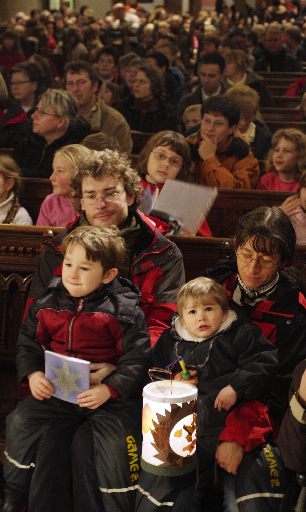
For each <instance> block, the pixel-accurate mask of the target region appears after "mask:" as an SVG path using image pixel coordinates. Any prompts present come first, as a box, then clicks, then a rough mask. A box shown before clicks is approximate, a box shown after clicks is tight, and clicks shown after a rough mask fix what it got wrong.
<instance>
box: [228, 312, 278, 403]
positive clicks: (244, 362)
mask: <svg viewBox="0 0 306 512" xmlns="http://www.w3.org/2000/svg"><path fill="white" fill-rule="evenodd" d="M233 351H234V353H235V354H239V357H238V368H237V369H236V370H235V372H234V373H233V376H232V379H231V385H232V387H233V388H234V389H235V391H236V392H237V394H238V398H240V399H242V400H257V399H260V397H261V396H262V395H263V394H265V393H266V392H267V389H268V388H269V385H270V384H271V381H272V380H273V378H274V375H275V373H276V366H277V362H278V358H277V349H276V347H275V346H274V345H272V343H270V342H269V341H268V340H267V339H266V337H265V336H264V335H263V334H262V333H261V331H260V329H259V327H257V326H256V325H253V324H251V323H250V322H249V323H247V324H244V325H242V326H241V327H240V328H239V329H238V330H237V334H236V336H235V338H234V340H233Z"/></svg>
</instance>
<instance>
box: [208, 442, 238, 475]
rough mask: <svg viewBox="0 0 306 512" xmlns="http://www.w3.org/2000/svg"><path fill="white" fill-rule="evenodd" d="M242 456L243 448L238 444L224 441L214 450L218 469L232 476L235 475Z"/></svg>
mask: <svg viewBox="0 0 306 512" xmlns="http://www.w3.org/2000/svg"><path fill="white" fill-rule="evenodd" d="M243 456H244V451H243V447H242V446H240V444H238V443H234V442H229V441H224V442H222V443H220V444H219V446H218V448H217V450H216V455H215V458H216V461H217V462H218V464H219V466H220V468H223V469H225V471H227V472H228V473H231V474H232V475H237V471H238V468H239V466H240V464H241V462H242V459H243Z"/></svg>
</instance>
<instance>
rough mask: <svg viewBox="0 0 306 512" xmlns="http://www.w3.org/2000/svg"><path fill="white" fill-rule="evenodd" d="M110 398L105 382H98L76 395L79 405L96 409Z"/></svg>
mask: <svg viewBox="0 0 306 512" xmlns="http://www.w3.org/2000/svg"><path fill="white" fill-rule="evenodd" d="M109 398H111V394H110V390H109V388H108V386H106V385H105V384H98V385H97V386H94V387H93V388H90V389H88V390H87V391H84V392H83V393H80V394H79V395H78V396H77V401H78V404H79V406H80V407H87V409H97V408H98V407H100V405H103V404H104V403H105V402H107V400H108V399H109Z"/></svg>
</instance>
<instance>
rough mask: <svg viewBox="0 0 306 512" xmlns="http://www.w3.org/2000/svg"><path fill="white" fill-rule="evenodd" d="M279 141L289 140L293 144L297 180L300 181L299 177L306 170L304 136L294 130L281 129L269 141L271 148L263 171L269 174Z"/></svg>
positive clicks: (305, 136) (305, 139) (305, 138)
mask: <svg viewBox="0 0 306 512" xmlns="http://www.w3.org/2000/svg"><path fill="white" fill-rule="evenodd" d="M281 139H286V140H289V141H290V142H293V144H295V147H296V153H297V174H298V179H300V175H301V174H302V173H303V171H304V170H305V169H306V135H305V134H304V133H303V132H301V131H300V130H297V129H296V128H281V129H280V130H277V131H276V132H275V133H274V135H273V137H272V141H271V146H272V148H271V149H270V151H269V153H268V157H267V160H266V169H265V170H266V172H269V171H271V169H272V168H273V163H272V156H273V151H274V149H275V146H277V144H278V143H279V141H280V140H281Z"/></svg>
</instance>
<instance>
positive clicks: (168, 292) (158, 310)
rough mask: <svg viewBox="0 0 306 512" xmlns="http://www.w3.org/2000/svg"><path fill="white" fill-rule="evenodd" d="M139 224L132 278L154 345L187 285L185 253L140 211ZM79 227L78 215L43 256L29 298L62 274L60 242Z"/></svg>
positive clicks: (42, 291)
mask: <svg viewBox="0 0 306 512" xmlns="http://www.w3.org/2000/svg"><path fill="white" fill-rule="evenodd" d="M133 215H135V217H136V219H137V222H138V223H139V226H140V234H139V237H138V240H137V242H136V244H135V247H134V250H133V256H132V264H131V268H130V279H131V280H132V282H133V283H134V284H135V285H136V286H137V287H138V288H139V290H140V294H141V299H140V306H141V309H142V310H143V312H144V314H145V317H146V321H147V326H148V329H149V334H150V338H151V344H152V345H154V344H155V343H156V341H157V340H158V338H159V336H160V335H161V333H162V332H163V331H164V330H165V329H167V328H168V327H169V326H170V323H171V318H172V316H173V314H174V313H175V311H176V296H177V293H178V291H179V289H180V288H181V286H182V285H183V284H184V280H185V272H184V265H183V258H182V255H181V253H180V251H179V249H178V248H177V246H176V245H175V244H174V243H173V242H171V241H170V240H168V239H167V238H165V237H164V236H163V235H162V234H161V233H160V232H159V231H158V229H157V228H156V226H155V225H154V224H153V223H152V222H151V221H150V220H149V219H148V218H147V217H146V216H145V215H143V214H141V213H140V212H136V211H135V212H133ZM78 226H79V216H77V217H76V218H75V219H74V221H73V222H72V223H71V224H69V225H68V226H67V227H66V229H65V230H64V231H63V232H62V233H60V234H59V235H57V236H56V237H54V238H53V239H52V241H51V242H50V243H49V244H48V246H47V248H46V250H45V252H44V254H43V256H42V257H41V259H40V263H39V267H38V269H37V272H36V274H35V276H34V278H33V281H32V286H31V289H30V294H29V295H30V300H31V299H37V298H38V297H40V296H41V295H42V294H43V293H44V292H45V290H46V289H47V286H48V284H49V282H50V280H51V278H52V276H54V275H60V274H61V266H62V261H63V255H62V253H61V249H60V244H61V242H62V240H63V238H64V236H65V235H66V234H67V233H68V232H70V231H72V230H73V229H74V228H76V227H78Z"/></svg>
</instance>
